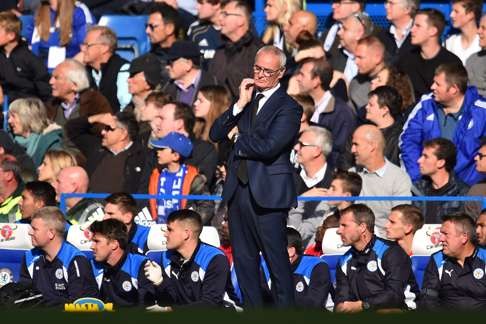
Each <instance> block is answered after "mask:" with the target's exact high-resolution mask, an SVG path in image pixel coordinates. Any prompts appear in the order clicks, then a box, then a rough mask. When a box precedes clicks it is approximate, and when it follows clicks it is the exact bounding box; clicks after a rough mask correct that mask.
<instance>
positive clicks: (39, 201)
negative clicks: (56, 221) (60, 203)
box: [17, 181, 57, 224]
mask: <svg viewBox="0 0 486 324" xmlns="http://www.w3.org/2000/svg"><path fill="white" fill-rule="evenodd" d="M46 206H54V207H56V206H57V203H56V189H54V187H53V186H51V185H50V184H49V182H46V181H31V182H27V183H26V184H25V187H24V190H23V191H22V199H20V201H19V209H20V213H21V214H22V219H20V220H18V221H17V223H23V224H30V221H31V217H32V215H33V214H34V213H35V212H36V211H37V210H39V209H41V208H43V207H46Z"/></svg>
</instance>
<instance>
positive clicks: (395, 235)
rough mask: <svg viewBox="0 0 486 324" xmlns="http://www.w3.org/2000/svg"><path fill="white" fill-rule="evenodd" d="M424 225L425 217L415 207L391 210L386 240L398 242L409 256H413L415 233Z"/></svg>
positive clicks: (386, 226) (403, 206) (401, 206)
mask: <svg viewBox="0 0 486 324" xmlns="http://www.w3.org/2000/svg"><path fill="white" fill-rule="evenodd" d="M423 225H424V216H423V215H422V213H421V212H420V209H419V208H418V207H415V206H411V205H407V204H403V205H398V206H395V207H393V208H392V209H391V213H390V215H389V216H388V222H387V223H386V225H385V229H386V238H387V239H389V240H394V241H396V242H397V243H398V244H399V245H400V246H401V247H402V249H403V250H404V251H405V252H407V254H408V255H412V243H413V236H414V235H415V232H417V231H418V230H419V229H421V228H422V226H423Z"/></svg>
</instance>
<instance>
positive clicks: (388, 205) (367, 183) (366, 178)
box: [351, 125, 412, 237]
mask: <svg viewBox="0 0 486 324" xmlns="http://www.w3.org/2000/svg"><path fill="white" fill-rule="evenodd" d="M384 150H385V138H384V137H383V133H382V132H381V131H380V130H379V129H378V127H376V126H373V125H363V126H360V127H358V128H357V129H356V131H355V132H354V134H353V144H352V146H351V152H352V153H353V155H354V157H355V160H356V164H357V166H358V167H357V170H358V174H359V175H360V176H361V178H362V179H363V188H362V189H361V194H360V196H410V195H411V192H410V189H411V186H412V183H411V181H410V177H409V176H408V175H407V173H406V172H405V171H404V170H402V169H400V168H399V167H398V166H396V165H394V164H393V163H391V162H390V161H388V160H387V159H386V158H385V156H384ZM399 204H403V201H392V200H380V201H378V200H372V201H367V202H366V205H367V206H369V207H370V208H371V209H372V210H373V214H374V215H375V225H376V227H377V230H376V234H377V235H378V236H379V237H385V223H386V220H387V218H388V214H389V213H390V210H391V209H392V207H394V206H396V205H399Z"/></svg>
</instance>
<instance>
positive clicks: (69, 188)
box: [57, 166, 89, 193]
mask: <svg viewBox="0 0 486 324" xmlns="http://www.w3.org/2000/svg"><path fill="white" fill-rule="evenodd" d="M88 185H89V178H88V174H87V173H86V171H85V170H84V169H83V168H82V167H79V166H73V167H67V168H64V169H62V170H61V172H59V175H58V177H57V190H58V193H70V192H75V193H86V192H87V191H88Z"/></svg>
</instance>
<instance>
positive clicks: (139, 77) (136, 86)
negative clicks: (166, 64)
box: [124, 53, 167, 121]
mask: <svg viewBox="0 0 486 324" xmlns="http://www.w3.org/2000/svg"><path fill="white" fill-rule="evenodd" d="M129 72H130V77H129V78H128V92H130V94H131V95H132V101H131V103H129V104H128V105H127V106H126V107H125V109H124V110H126V111H132V112H133V113H134V115H135V117H137V116H139V115H140V112H139V111H140V110H141V109H143V106H144V104H145V99H147V97H148V96H149V94H150V93H151V92H152V91H154V90H158V89H159V88H160V87H161V83H162V79H161V73H162V70H161V65H160V62H159V60H158V59H157V57H156V56H155V55H153V54H150V53H148V54H145V55H142V56H140V57H137V58H136V59H134V60H133V61H132V62H131V63H130V69H129ZM166 82H167V81H166ZM138 121H140V120H138Z"/></svg>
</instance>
